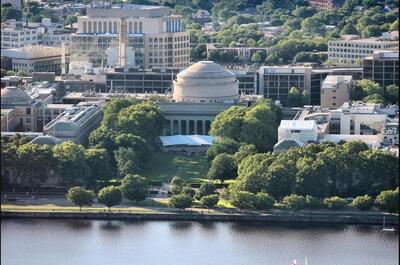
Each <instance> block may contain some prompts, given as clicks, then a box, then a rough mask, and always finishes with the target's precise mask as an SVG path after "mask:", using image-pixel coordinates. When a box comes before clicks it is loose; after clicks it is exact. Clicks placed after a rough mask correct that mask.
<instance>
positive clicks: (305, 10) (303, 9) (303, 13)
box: [292, 6, 317, 19]
mask: <svg viewBox="0 0 400 265" xmlns="http://www.w3.org/2000/svg"><path fill="white" fill-rule="evenodd" d="M316 12H317V11H316V10H315V9H314V8H313V7H310V6H299V7H298V8H296V9H295V10H293V12H292V13H293V15H294V16H296V17H298V18H302V19H304V18H307V17H311V16H313V15H314V14H315V13H316Z"/></svg>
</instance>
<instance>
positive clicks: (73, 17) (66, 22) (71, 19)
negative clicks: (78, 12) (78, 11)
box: [64, 15, 78, 25]
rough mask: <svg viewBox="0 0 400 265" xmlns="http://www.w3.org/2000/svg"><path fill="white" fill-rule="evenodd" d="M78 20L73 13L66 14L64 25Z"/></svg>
mask: <svg viewBox="0 0 400 265" xmlns="http://www.w3.org/2000/svg"><path fill="white" fill-rule="evenodd" d="M77 21H78V17H77V16H75V15H67V17H66V18H65V20H64V25H72V24H74V23H76V22H77Z"/></svg>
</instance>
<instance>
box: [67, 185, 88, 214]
mask: <svg viewBox="0 0 400 265" xmlns="http://www.w3.org/2000/svg"><path fill="white" fill-rule="evenodd" d="M93 198H94V193H93V191H90V190H85V189H82V188H81V187H73V188H70V189H69V190H68V193H67V199H68V201H70V202H72V203H73V204H75V205H78V206H79V211H81V210H82V206H84V205H92V203H93Z"/></svg>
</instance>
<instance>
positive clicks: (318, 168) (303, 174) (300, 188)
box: [295, 156, 329, 198]
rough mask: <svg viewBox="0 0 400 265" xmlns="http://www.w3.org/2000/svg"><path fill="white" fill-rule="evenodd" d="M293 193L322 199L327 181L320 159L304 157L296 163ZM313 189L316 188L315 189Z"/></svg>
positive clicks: (325, 170)
mask: <svg viewBox="0 0 400 265" xmlns="http://www.w3.org/2000/svg"><path fill="white" fill-rule="evenodd" d="M296 167H297V170H296V171H297V172H296V184H295V191H296V193H298V194H301V195H312V196H315V197H318V198H322V197H324V196H325V195H326V193H327V191H328V184H329V179H328V178H327V176H328V172H327V168H326V166H325V163H324V161H323V160H322V159H320V158H317V159H315V158H312V157H307V156H304V157H303V158H299V159H298V160H297V162H296ZM315 187H318V189H316V188H315Z"/></svg>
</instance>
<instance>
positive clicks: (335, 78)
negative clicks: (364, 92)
mask: <svg viewBox="0 0 400 265" xmlns="http://www.w3.org/2000/svg"><path fill="white" fill-rule="evenodd" d="M352 80H353V76H351V75H328V76H327V77H326V78H325V80H324V82H323V83H322V87H321V88H338V86H337V85H338V84H341V83H347V82H351V81H352Z"/></svg>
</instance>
